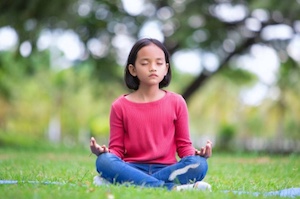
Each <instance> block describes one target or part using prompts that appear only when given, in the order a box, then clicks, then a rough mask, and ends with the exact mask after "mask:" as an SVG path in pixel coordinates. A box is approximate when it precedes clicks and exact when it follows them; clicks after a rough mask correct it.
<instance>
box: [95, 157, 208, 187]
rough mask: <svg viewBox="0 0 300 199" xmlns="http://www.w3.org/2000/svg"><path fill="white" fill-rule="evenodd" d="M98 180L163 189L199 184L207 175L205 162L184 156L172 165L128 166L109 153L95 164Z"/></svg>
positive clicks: (203, 159)
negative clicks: (177, 185)
mask: <svg viewBox="0 0 300 199" xmlns="http://www.w3.org/2000/svg"><path fill="white" fill-rule="evenodd" d="M96 168H97V171H98V173H99V174H100V175H101V177H102V178H104V179H106V180H107V181H109V182H111V183H120V184H123V183H129V184H132V185H137V186H144V187H166V188H168V189H169V190H171V189H172V188H173V187H174V186H175V185H176V184H187V183H191V182H196V181H201V180H202V179H203V178H204V177H205V175H206V173H207V169H208V166H207V161H206V158H204V157H201V156H196V155H195V156H187V157H184V158H182V159H181V160H180V161H179V162H177V163H175V164H172V165H163V164H140V163H128V162H125V161H123V160H122V159H121V158H119V157H118V156H116V155H114V154H112V153H103V154H101V155H100V156H98V158H97V160H96Z"/></svg>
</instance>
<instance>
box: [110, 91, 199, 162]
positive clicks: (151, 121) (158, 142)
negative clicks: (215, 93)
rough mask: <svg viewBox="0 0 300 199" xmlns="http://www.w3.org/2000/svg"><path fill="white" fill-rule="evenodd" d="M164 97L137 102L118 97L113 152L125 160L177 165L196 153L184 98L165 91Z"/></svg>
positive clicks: (112, 117) (112, 126)
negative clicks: (178, 161) (183, 158)
mask: <svg viewBox="0 0 300 199" xmlns="http://www.w3.org/2000/svg"><path fill="white" fill-rule="evenodd" d="M165 92H166V94H165V96H164V97H163V98H162V99H159V100H157V101H154V102H148V103H135V102H132V101H129V100H127V99H126V98H125V95H122V96H120V97H119V98H118V99H116V100H115V101H114V102H113V104H112V107H111V113H110V141H109V149H110V152H111V153H113V154H115V155H117V156H119V157H120V158H121V159H123V160H124V161H125V162H135V163H149V164H173V163H175V162H177V160H176V152H177V154H178V156H179V157H180V158H182V157H185V156H189V155H194V154H195V149H194V148H193V146H192V142H191V139H190V135H189V124H188V111H187V105H186V102H185V100H184V99H183V97H182V96H181V95H179V94H176V93H173V92H169V91H165Z"/></svg>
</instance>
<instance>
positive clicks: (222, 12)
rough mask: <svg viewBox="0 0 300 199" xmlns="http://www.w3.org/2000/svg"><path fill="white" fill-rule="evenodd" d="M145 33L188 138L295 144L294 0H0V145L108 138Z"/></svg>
mask: <svg viewBox="0 0 300 199" xmlns="http://www.w3.org/2000/svg"><path fill="white" fill-rule="evenodd" d="M144 37H152V38H156V39H158V40H160V41H161V42H163V43H164V44H165V45H166V47H167V48H168V50H169V52H170V54H171V55H172V57H171V58H172V62H171V66H172V70H173V79H172V82H171V85H170V86H169V87H168V88H167V89H168V90H171V91H174V92H178V93H180V94H182V95H183V97H184V98H185V99H186V101H187V104H188V108H189V113H190V130H191V135H192V139H193V142H194V144H195V146H198V147H199V146H201V145H203V144H204V143H205V141H206V139H211V140H212V141H213V142H214V145H215V146H214V147H215V150H219V151H225V150H226V151H261V152H272V153H299V152H300V100H299V99H300V1H299V0H288V1H281V0H264V1H260V0H248V1H245V0H243V1H242V0H241V1H233V0H214V1H213V0H212V1H198V0H161V1H155V0H152V1H151V0H134V1H133V0H122V1H118V0H64V1H60V0H53V1H42V0H14V1H9V0H1V2H0V147H5V146H10V147H33V146H43V145H47V144H56V145H64V146H66V147H76V146H84V147H88V146H89V138H90V136H95V137H97V138H98V142H99V143H103V144H107V140H108V135H109V121H108V117H109V111H110V105H111V103H112V102H113V100H114V99H116V98H117V97H118V96H120V95H121V94H123V93H128V92H129V91H128V90H127V89H126V87H125V86H124V81H123V71H124V65H125V62H126V58H127V56H128V53H129V50H130V49H131V47H132V45H133V44H134V42H135V41H136V40H137V39H140V38H144Z"/></svg>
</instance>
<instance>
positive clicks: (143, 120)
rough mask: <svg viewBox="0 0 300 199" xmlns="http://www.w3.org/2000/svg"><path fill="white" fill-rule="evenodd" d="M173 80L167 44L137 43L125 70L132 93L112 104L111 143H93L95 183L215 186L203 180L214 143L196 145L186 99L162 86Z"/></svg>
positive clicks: (153, 42)
mask: <svg viewBox="0 0 300 199" xmlns="http://www.w3.org/2000/svg"><path fill="white" fill-rule="evenodd" d="M170 81H171V66H170V61H169V54H168V51H167V49H166V48H165V46H164V45H163V44H162V43H161V42H159V41H158V40H156V39H147V38H145V39H141V40H139V41H137V42H136V43H135V44H134V46H133V47H132V49H131V51H130V54H129V56H128V60H127V64H126V68H125V82H126V85H127V87H128V88H129V89H131V90H133V92H131V93H129V94H125V95H122V96H120V97H119V98H118V99H116V100H115V101H114V102H113V104H112V106H111V112H110V139H109V147H106V146H105V145H102V146H101V145H99V144H97V142H96V140H95V139H94V138H93V137H92V138H91V141H90V148H91V151H92V153H94V154H95V155H96V156H97V160H96V169H97V171H98V173H99V174H100V176H96V177H95V178H94V182H95V183H96V184H102V183H104V182H109V183H118V184H123V183H126V184H127V183H128V184H131V185H135V186H143V187H166V188H168V189H169V190H184V189H200V190H204V189H210V187H211V186H210V185H209V184H208V183H205V182H203V181H201V180H202V179H203V178H204V177H205V175H206V173H207V169H208V166H207V161H206V160H207V158H209V157H210V156H211V155H212V143H211V142H210V141H207V144H206V146H204V147H202V148H201V149H200V150H197V149H195V148H194V147H193V146H192V142H191V139H190V135H189V125H188V111H187V105H186V102H185V100H184V99H183V97H182V96H181V95H179V94H176V93H174V92H170V91H167V90H163V89H162V88H163V87H166V86H168V85H169V83H170ZM176 153H177V155H178V157H179V158H180V160H179V161H177V158H176V157H177V156H176Z"/></svg>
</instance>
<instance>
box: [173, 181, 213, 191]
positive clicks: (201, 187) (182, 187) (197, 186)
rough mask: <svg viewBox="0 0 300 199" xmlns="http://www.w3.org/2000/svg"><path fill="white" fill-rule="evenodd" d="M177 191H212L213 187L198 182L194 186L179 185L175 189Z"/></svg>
mask: <svg viewBox="0 0 300 199" xmlns="http://www.w3.org/2000/svg"><path fill="white" fill-rule="evenodd" d="M175 190H176V191H183V190H207V191H211V185H210V184H208V183H206V182H203V181H198V182H195V183H193V184H184V185H178V186H176V187H175Z"/></svg>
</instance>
